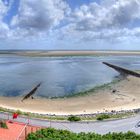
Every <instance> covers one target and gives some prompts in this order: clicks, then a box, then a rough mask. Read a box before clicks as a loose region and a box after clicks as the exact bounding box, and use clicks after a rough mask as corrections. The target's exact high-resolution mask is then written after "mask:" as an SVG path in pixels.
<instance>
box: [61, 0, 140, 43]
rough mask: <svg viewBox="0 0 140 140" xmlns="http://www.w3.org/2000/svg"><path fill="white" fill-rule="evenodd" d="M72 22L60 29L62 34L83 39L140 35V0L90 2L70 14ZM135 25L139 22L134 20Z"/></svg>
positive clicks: (65, 36)
mask: <svg viewBox="0 0 140 140" xmlns="http://www.w3.org/2000/svg"><path fill="white" fill-rule="evenodd" d="M68 20H69V24H68V25H66V26H65V27H62V28H61V29H60V33H61V34H62V37H60V38H71V36H73V38H74V39H75V38H76V39H77V40H80V41H82V40H83V41H95V40H106V41H112V40H117V41H124V39H127V38H128V37H131V36H132V37H135V38H136V37H139V28H138V27H134V25H133V24H135V22H136V21H139V20H140V1H139V0H104V1H101V3H100V4H98V3H96V2H91V3H89V4H84V5H82V6H80V7H79V8H76V9H75V10H74V11H73V12H71V15H70V16H69V18H68ZM135 26H138V25H137V24H135Z"/></svg>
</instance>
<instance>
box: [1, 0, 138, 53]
mask: <svg viewBox="0 0 140 140" xmlns="http://www.w3.org/2000/svg"><path fill="white" fill-rule="evenodd" d="M0 49H46V50H47V49H51V50H52V49H57V50H58V49H65V50H66V49H72V50H74V49H78V50H80V49H82V50H83V49H93V50H95V49H99V50H103V49H109V50H113V49H115V50H117V49H123V50H125V49H127V50H129V49H131V50H140V0H0Z"/></svg>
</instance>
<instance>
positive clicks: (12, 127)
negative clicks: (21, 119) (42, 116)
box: [0, 121, 40, 140]
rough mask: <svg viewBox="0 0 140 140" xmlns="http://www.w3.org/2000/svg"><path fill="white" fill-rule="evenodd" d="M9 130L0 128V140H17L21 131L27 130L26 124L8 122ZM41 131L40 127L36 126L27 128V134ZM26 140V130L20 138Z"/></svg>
mask: <svg viewBox="0 0 140 140" xmlns="http://www.w3.org/2000/svg"><path fill="white" fill-rule="evenodd" d="M6 124H7V126H8V129H5V128H0V140H17V138H18V136H19V135H20V134H21V131H22V130H23V129H24V128H25V125H26V124H24V123H17V122H13V123H11V122H9V121H6ZM38 129H40V128H39V127H35V126H27V128H26V134H28V133H31V132H35V131H36V130H38ZM24 139H25V129H24V131H23V133H22V135H21V137H20V140H24Z"/></svg>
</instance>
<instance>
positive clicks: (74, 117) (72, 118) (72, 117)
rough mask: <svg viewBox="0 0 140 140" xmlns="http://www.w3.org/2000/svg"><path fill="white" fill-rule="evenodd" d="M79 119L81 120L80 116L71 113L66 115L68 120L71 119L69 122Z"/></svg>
mask: <svg viewBox="0 0 140 140" xmlns="http://www.w3.org/2000/svg"><path fill="white" fill-rule="evenodd" d="M80 120H81V118H80V117H77V116H73V115H71V116H69V117H68V121H71V122H76V121H80Z"/></svg>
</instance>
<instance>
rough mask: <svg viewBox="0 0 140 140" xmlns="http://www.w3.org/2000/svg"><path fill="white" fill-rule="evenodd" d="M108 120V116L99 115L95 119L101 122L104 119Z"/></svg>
mask: <svg viewBox="0 0 140 140" xmlns="http://www.w3.org/2000/svg"><path fill="white" fill-rule="evenodd" d="M109 118H110V116H109V115H108V114H101V115H99V116H98V117H97V120H98V121H102V120H104V119H109Z"/></svg>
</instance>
